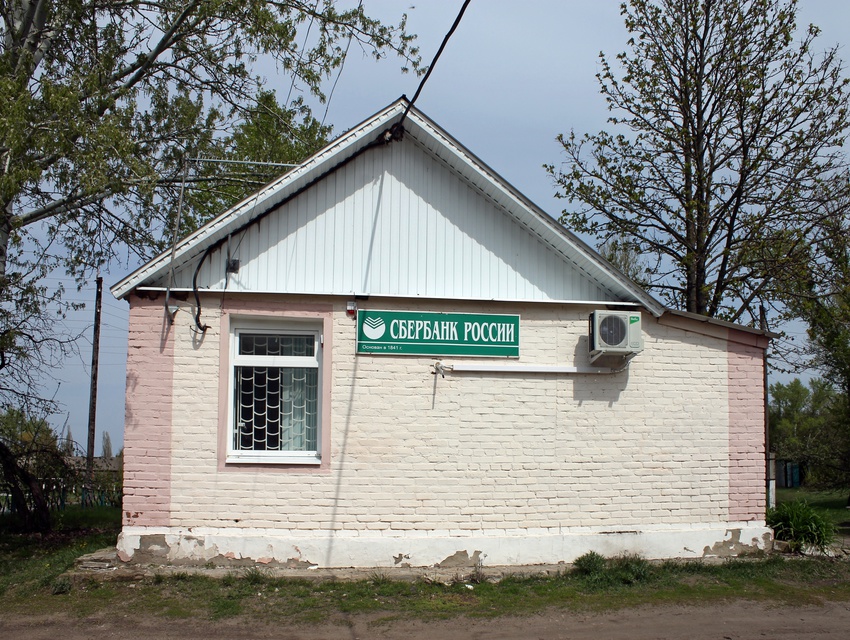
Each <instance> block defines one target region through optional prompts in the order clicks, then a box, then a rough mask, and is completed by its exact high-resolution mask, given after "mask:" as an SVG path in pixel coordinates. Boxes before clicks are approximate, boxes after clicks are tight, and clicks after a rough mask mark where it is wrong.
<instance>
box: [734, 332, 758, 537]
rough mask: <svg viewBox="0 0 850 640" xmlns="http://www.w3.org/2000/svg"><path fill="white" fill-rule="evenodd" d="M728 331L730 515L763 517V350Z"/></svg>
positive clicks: (747, 517) (745, 519)
mask: <svg viewBox="0 0 850 640" xmlns="http://www.w3.org/2000/svg"><path fill="white" fill-rule="evenodd" d="M729 333H730V336H729V351H728V366H729V378H728V392H729V518H730V520H733V521H750V520H763V519H764V516H765V509H766V496H765V493H766V487H765V450H764V446H765V438H764V349H763V348H761V346H760V345H759V346H754V345H751V344H746V343H747V342H748V341H747V340H745V339H743V338H742V336H740V335H734V334H740V333H742V332H738V331H735V330H734V329H732V330H730V331H729ZM747 337H748V336H747Z"/></svg>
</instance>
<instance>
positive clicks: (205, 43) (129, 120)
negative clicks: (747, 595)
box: [0, 0, 419, 406]
mask: <svg viewBox="0 0 850 640" xmlns="http://www.w3.org/2000/svg"><path fill="white" fill-rule="evenodd" d="M338 4H340V3H337V2H336V1H335V0H322V1H321V2H318V3H312V4H307V3H302V2H292V1H289V0H284V1H282V2H266V1H265V0H239V1H236V0H190V1H187V2H174V1H173V0H166V1H164V2H136V1H130V2H102V1H100V0H73V1H69V0H38V1H36V0H8V1H7V2H4V3H3V7H4V9H3V11H0V94H1V95H2V96H3V99H2V100H0V375H2V380H0V403H5V404H12V405H15V406H17V405H20V404H22V403H23V402H24V401H25V400H26V401H29V402H31V403H34V404H40V405H50V404H51V400H50V398H49V397H44V396H42V395H40V394H39V393H38V388H39V382H40V381H41V379H42V377H43V376H46V375H49V373H50V370H51V369H52V368H53V367H55V366H56V365H57V364H58V363H60V362H61V360H62V359H63V358H64V357H66V356H67V355H68V354H69V353H73V351H74V340H75V338H76V337H77V336H75V335H73V334H68V333H67V332H62V331H60V326H59V321H60V320H61V316H62V314H63V312H64V311H66V310H67V309H68V308H69V305H68V304H66V303H64V302H63V296H62V293H63V292H62V290H61V288H60V289H58V290H56V289H54V288H48V287H46V286H44V285H43V278H44V277H45V276H47V275H50V274H53V273H55V272H56V271H60V272H61V271H65V272H67V273H68V274H69V275H71V276H73V277H75V278H76V280H77V282H78V283H80V284H82V283H84V282H85V280H86V279H87V278H88V277H89V275H90V274H91V273H93V272H94V271H95V270H97V269H99V268H101V267H102V266H103V265H105V264H107V263H109V262H110V261H114V260H123V261H126V262H130V263H135V262H136V260H138V259H146V258H149V257H151V256H152V255H155V254H156V253H158V252H159V251H160V250H161V249H162V247H163V246H164V243H165V242H167V239H168V238H169V237H170V234H171V229H172V228H173V226H174V224H173V223H174V220H175V218H176V211H177V202H178V197H179V192H180V186H181V184H182V183H183V175H184V166H185V165H184V160H185V159H186V158H196V157H210V156H212V157H219V156H225V157H228V158H234V159H237V158H238V159H248V160H266V161H274V162H300V161H301V160H303V159H304V156H305V155H306V154H308V153H310V152H311V151H312V150H315V148H316V147H317V145H318V146H321V144H322V142H323V140H324V138H325V136H326V135H327V133H328V130H329V128H327V127H323V126H322V125H321V123H318V122H316V120H315V119H314V118H312V116H311V112H310V110H309V108H308V106H307V103H306V101H305V98H306V99H308V100H311V101H314V102H318V103H321V102H322V101H324V99H325V96H324V94H323V92H322V86H323V84H322V83H323V82H324V81H326V80H328V79H330V78H332V77H333V76H334V75H335V74H336V73H337V72H339V71H340V70H341V68H342V66H343V63H344V59H345V52H346V51H347V48H348V45H349V44H354V45H355V47H354V48H355V49H356V48H357V46H358V45H359V47H360V49H361V50H362V51H364V52H366V53H367V54H370V55H372V56H374V57H375V58H383V57H386V56H388V55H394V56H398V58H399V59H400V60H401V61H402V65H403V70H406V69H408V68H410V69H413V70H415V71H417V72H418V71H419V55H418V51H417V49H416V47H415V46H414V45H413V40H414V36H412V35H410V34H408V33H407V32H406V30H405V18H404V17H402V19H401V21H400V23H399V24H398V25H384V24H382V23H380V22H379V21H377V20H375V19H373V18H370V17H369V16H368V15H367V14H366V13H365V12H364V10H363V8H362V6H351V5H349V7H348V8H340V7H339V6H338ZM308 36H309V37H308ZM260 61H262V62H264V63H265V64H267V65H268V66H269V67H274V68H275V69H276V72H277V75H276V77H275V81H276V82H280V83H281V84H283V85H284V86H286V87H288V88H289V95H287V97H286V98H284V102H283V104H280V103H279V102H278V100H277V98H275V96H274V94H273V93H270V92H267V91H265V90H264V89H263V87H264V86H265V85H266V84H267V80H266V79H265V78H263V77H262V76H261V75H260V74H259V73H258V69H257V67H258V63H259V62H260ZM293 95H294V96H298V97H296V98H292V99H290V96H293ZM258 155H259V156H260V157H256V156H258ZM243 173H244V172H243ZM243 173H239V172H237V171H225V172H220V171H218V170H216V169H215V168H214V167H206V166H204V167H202V168H200V169H199V170H198V171H197V172H192V174H191V175H190V176H189V179H190V183H191V184H192V185H194V186H198V187H212V188H210V189H209V191H210V193H206V194H200V193H199V192H193V193H192V194H190V197H189V202H188V207H187V209H186V211H185V212H184V213H185V215H184V216H183V217H182V220H181V224H180V232H181V233H186V232H187V231H190V230H192V229H194V228H195V227H196V226H197V225H199V224H200V223H202V222H204V221H205V220H206V219H208V218H209V216H210V215H211V214H212V213H213V212H215V213H219V212H220V211H221V207H225V206H227V205H229V204H232V203H233V202H234V200H237V199H239V198H242V197H244V195H245V194H246V193H248V192H250V191H251V190H252V189H253V188H254V187H255V186H256V184H258V183H261V182H263V181H266V180H268V176H256V175H253V173H250V175H243ZM57 311H58V316H57V313H56V312H57Z"/></svg>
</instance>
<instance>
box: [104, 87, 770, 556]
mask: <svg viewBox="0 0 850 640" xmlns="http://www.w3.org/2000/svg"><path fill="white" fill-rule="evenodd" d="M405 107H406V103H405V102H403V101H400V102H398V103H396V104H393V105H391V106H390V107H388V108H387V109H385V110H384V111H382V112H380V113H378V114H377V115H375V116H374V117H372V118H370V119H369V120H367V121H366V122H364V123H363V124H361V125H359V126H358V127H355V128H354V129H352V130H351V131H349V132H348V133H347V134H345V135H343V136H342V137H341V138H339V139H338V140H336V141H335V142H333V143H332V144H331V145H329V146H328V147H327V148H326V149H324V150H323V151H321V152H320V153H318V154H317V155H316V156H314V157H313V158H311V159H310V160H308V161H307V162H306V163H305V164H304V165H302V166H301V167H299V168H297V169H295V170H293V171H292V172H290V173H289V174H287V175H285V176H283V177H282V178H280V179H279V180H278V181H276V182H275V183H272V184H271V185H269V186H268V187H266V188H265V189H263V190H262V191H261V192H259V193H258V194H257V195H256V196H253V197H251V198H249V199H248V200H246V201H244V202H242V203H240V204H239V205H237V206H236V207H234V208H233V209H232V210H230V211H227V212H225V213H224V214H222V215H221V216H219V217H218V218H216V219H215V220H213V221H211V222H210V223H209V224H207V225H206V226H204V227H203V228H202V229H200V230H199V231H198V232H196V233H195V234H193V235H192V236H190V237H189V238H187V239H185V240H183V241H182V242H181V243H179V244H178V246H177V247H176V250H175V252H174V256H173V258H172V254H171V252H168V253H166V254H163V255H162V256H160V257H158V258H156V259H155V260H153V261H151V262H150V263H148V264H146V265H145V266H143V267H142V268H140V269H139V270H138V271H137V272H135V273H133V274H132V275H130V276H129V277H128V278H126V279H125V280H123V281H122V282H120V283H118V284H117V285H116V286H115V287H114V288H113V293H115V295H116V296H117V297H119V298H124V299H127V300H128V301H129V303H130V338H129V340H130V341H129V355H128V365H127V417H126V424H125V451H124V456H125V458H124V460H125V496H124V528H123V533H122V534H121V538H120V540H119V551H120V552H121V555H122V557H124V558H125V559H129V558H131V557H133V556H135V555H136V554H148V553H154V554H160V555H165V556H166V557H167V558H168V559H169V560H171V561H175V562H179V561H192V562H197V561H201V562H206V561H207V560H222V559H234V560H243V561H244V560H252V561H260V562H264V563H270V562H271V563H280V564H283V565H285V564H290V565H291V564H298V565H299V566H304V565H305V564H307V565H311V566H321V567H334V566H337V567H339V566H393V565H399V564H405V565H410V566H431V565H435V564H438V563H440V562H442V561H444V560H445V559H447V558H450V557H453V558H458V557H464V558H467V557H468V558H469V559H470V560H469V561H470V562H483V563H484V564H491V565H496V564H533V563H541V562H559V561H566V562H569V561H571V560H573V559H574V558H575V557H576V556H578V555H581V554H582V553H585V552H587V551H590V550H596V551H598V552H600V553H603V554H606V555H610V554H614V553H619V552H623V551H630V552H638V553H642V554H643V555H645V556H647V557H653V558H660V557H701V556H703V555H725V554H730V553H737V552H740V551H742V550H749V549H753V548H762V547H764V545H765V544H766V543H768V542H769V540H770V531H769V529H767V528H765V524H764V511H765V451H764V440H765V438H764V384H763V374H764V369H763V367H764V349H765V348H766V346H767V338H766V337H765V336H764V335H763V334H761V333H759V332H754V331H752V330H749V329H746V328H744V327H738V326H733V325H729V324H725V323H721V322H716V321H707V320H706V319H705V318H699V317H694V316H690V315H688V314H683V313H679V312H672V311H669V310H667V309H665V308H664V307H663V306H662V305H661V304H660V303H658V302H657V301H656V300H654V299H653V298H652V297H651V296H649V295H648V294H647V293H645V292H644V291H642V290H640V289H639V288H638V287H637V286H636V285H635V284H634V283H632V282H631V281H629V280H628V279H627V278H625V277H624V276H623V275H622V274H620V273H619V272H617V271H616V270H615V269H613V268H612V267H611V266H610V265H608V264H607V263H605V262H604V261H603V260H602V259H601V258H599V257H598V256H597V255H596V254H595V253H594V252H593V251H592V250H591V249H589V248H588V247H587V246H585V245H584V244H583V243H582V242H581V241H579V240H578V239H577V238H575V237H574V236H573V235H572V234H570V233H569V232H568V231H566V230H564V229H563V228H562V227H561V226H560V225H558V224H557V222H556V221H554V220H552V219H551V218H550V217H549V216H547V215H546V214H545V213H543V212H542V211H540V210H539V209H537V208H536V207H535V206H534V205H533V204H531V203H530V202H528V201H527V200H525V199H524V198H523V197H522V196H521V195H520V194H519V193H517V192H516V191H514V190H513V189H512V187H510V186H509V185H507V184H506V183H505V182H504V181H503V180H502V179H501V178H499V177H498V176H497V175H495V174H494V173H493V172H492V171H491V170H490V169H489V168H487V167H486V165H484V164H483V163H481V161H479V160H478V159H477V158H475V157H474V156H473V155H472V154H471V153H470V152H469V151H467V150H466V149H464V148H463V147H462V146H461V145H460V144H459V143H457V142H456V141H455V140H454V139H452V138H451V137H450V136H449V135H448V134H446V133H445V132H444V131H442V130H441V129H440V128H439V127H438V126H437V125H435V124H434V123H433V122H431V121H430V120H429V119H428V118H427V117H426V116H424V115H423V114H422V113H421V112H419V111H417V110H416V109H412V110H411V111H410V113H409V114H408V115H407V118H406V119H405V120H404V122H403V131H402V129H401V128H400V127H395V128H393V127H394V125H396V124H397V123H398V122H399V120H400V118H401V116H402V112H403V111H404V110H405ZM167 310H168V311H167ZM594 311H596V312H599V314H600V315H599V318H600V319H602V318H604V317H608V316H610V317H611V322H613V323H614V324H612V325H611V326H612V327H614V326H620V325H617V324H616V323H617V322H619V320H624V321H625V322H633V324H631V325H628V326H630V327H633V328H635V327H636V328H639V331H638V333H636V334H633V333H629V335H628V340H627V342H629V344H625V343H624V346H623V348H622V349H619V350H616V349H615V350H614V352H613V355H610V354H603V355H602V357H601V358H600V359H598V360H596V361H595V362H591V360H592V358H591V355H590V348H589V340H590V338H589V335H588V318H589V316H590V315H591V313H593V312H594ZM459 314H468V315H462V316H461V315H459ZM638 317H639V321H637V318H638ZM172 318H173V321H172ZM417 322H418V323H419V324H417ZM623 326H625V325H623ZM605 330H606V328H605V327H603V328H601V329H598V330H597V334H596V339H597V340H598V339H599V338H600V337H602V338H605V337H607V338H609V342H612V343H616V342H617V341H618V340H619V339H620V337H622V336H619V335H615V334H616V332H615V334H605V335H603V333H602V332H604V331H605ZM417 331H418V334H416V332H417ZM628 331H632V330H631V329H630V330H628ZM408 334H416V335H414V338H418V339H414V338H410V336H408ZM612 336H613V337H612ZM476 338H477V339H476ZM635 339H636V340H637V342H634V340H635ZM638 343H642V344H638ZM603 346H604V345H603Z"/></svg>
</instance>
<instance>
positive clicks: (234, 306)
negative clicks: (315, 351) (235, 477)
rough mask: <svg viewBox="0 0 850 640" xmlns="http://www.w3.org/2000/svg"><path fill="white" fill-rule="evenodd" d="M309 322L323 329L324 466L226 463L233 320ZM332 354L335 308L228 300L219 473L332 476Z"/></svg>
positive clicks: (223, 340) (223, 344)
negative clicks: (317, 474)
mask: <svg viewBox="0 0 850 640" xmlns="http://www.w3.org/2000/svg"><path fill="white" fill-rule="evenodd" d="M252 318H255V319H264V320H268V319H279V320H282V321H285V320H287V319H289V320H302V321H303V320H308V321H312V322H316V323H319V322H320V323H321V325H322V338H323V348H322V400H321V405H322V415H321V427H320V429H321V431H320V436H319V438H320V449H321V462H320V463H319V464H314V465H304V464H285V463H264V464H257V463H243V462H227V461H226V459H227V439H228V437H229V432H230V430H229V424H228V416H229V415H230V402H231V401H232V398H233V392H232V390H231V389H230V383H229V378H230V376H229V375H228V373H229V371H230V340H231V333H230V331H231V324H232V319H239V320H250V319H252ZM332 354H333V306H332V305H330V304H306V303H292V302H288V301H274V302H273V301H268V302H266V301H259V300H240V299H236V298H229V299H225V300H224V302H223V303H222V308H221V341H220V344H219V362H220V363H221V367H220V369H219V372H220V373H219V398H218V470H219V471H226V472H239V471H251V472H256V471H263V472H270V473H280V472H285V473H321V474H326V473H330V461H331V381H332V357H333V356H332Z"/></svg>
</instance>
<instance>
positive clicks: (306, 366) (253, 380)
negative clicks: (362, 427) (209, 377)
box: [231, 331, 319, 455]
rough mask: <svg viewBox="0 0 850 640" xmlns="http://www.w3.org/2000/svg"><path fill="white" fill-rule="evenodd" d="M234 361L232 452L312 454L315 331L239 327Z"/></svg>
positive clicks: (316, 411) (315, 434) (314, 439)
mask: <svg viewBox="0 0 850 640" xmlns="http://www.w3.org/2000/svg"><path fill="white" fill-rule="evenodd" d="M236 342H237V348H236V349H235V354H234V363H233V365H234V366H233V391H234V411H233V419H234V428H233V430H232V442H231V447H232V452H234V453H236V454H237V455H238V454H239V453H240V452H246V453H249V452H250V453H257V454H259V455H263V454H264V453H274V452H279V453H282V454H295V455H298V454H302V455H303V454H309V453H312V454H316V453H317V452H318V449H319V442H318V434H319V360H318V358H317V343H318V336H317V334H316V333H266V332H258V331H240V332H237V334H236Z"/></svg>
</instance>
